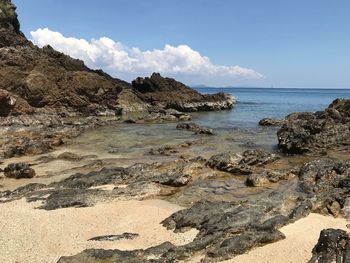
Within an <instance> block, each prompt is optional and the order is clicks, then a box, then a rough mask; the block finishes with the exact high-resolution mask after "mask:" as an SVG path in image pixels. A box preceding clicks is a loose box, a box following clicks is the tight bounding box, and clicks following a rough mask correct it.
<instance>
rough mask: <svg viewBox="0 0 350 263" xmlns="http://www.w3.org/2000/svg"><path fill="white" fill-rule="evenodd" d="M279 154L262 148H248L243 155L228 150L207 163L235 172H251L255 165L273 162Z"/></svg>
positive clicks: (219, 168) (222, 169)
mask: <svg viewBox="0 0 350 263" xmlns="http://www.w3.org/2000/svg"><path fill="white" fill-rule="evenodd" d="M277 159H278V156H277V155H276V154H273V153H269V152H266V151H263V150H260V149H254V150H247V151H245V152H243V154H242V155H240V154H237V153H233V152H226V153H222V154H217V155H214V156H212V157H211V158H210V159H209V160H208V162H207V165H208V166H210V167H212V168H216V169H218V170H221V171H225V172H229V173H233V174H243V175H247V174H251V173H252V172H253V170H252V167H253V166H263V165H265V164H268V163H272V162H274V161H276V160H277Z"/></svg>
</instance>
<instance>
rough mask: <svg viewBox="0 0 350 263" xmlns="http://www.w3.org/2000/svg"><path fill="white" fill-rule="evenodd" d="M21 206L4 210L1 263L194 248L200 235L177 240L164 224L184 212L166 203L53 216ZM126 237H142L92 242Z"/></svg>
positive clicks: (69, 211)
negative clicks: (92, 252)
mask: <svg viewBox="0 0 350 263" xmlns="http://www.w3.org/2000/svg"><path fill="white" fill-rule="evenodd" d="M36 205H37V204H34V203H27V202H26V201H25V200H19V201H15V202H11V203H6V204H1V205H0V210H1V211H4V212H2V213H1V214H0V233H1V234H0V262H6V263H34V262H35V263H54V262H57V260H58V259H59V258H60V257H61V256H63V255H65V256H69V255H74V254H77V253H79V252H81V251H82V250H84V249H87V248H104V249H123V250H131V249H138V248H148V247H151V246H154V245H158V244H161V243H163V242H165V241H170V242H172V243H174V244H176V245H183V244H186V243H189V242H190V241H192V240H193V238H194V237H195V236H196V234H197V231H196V230H191V231H188V232H186V233H179V234H175V233H173V232H172V231H168V230H166V229H165V228H164V227H163V226H162V225H160V222H161V221H162V220H163V219H165V218H166V217H168V216H170V215H171V214H172V213H174V212H176V211H178V210H180V209H181V207H179V206H176V205H173V204H171V203H168V202H165V201H161V200H147V201H117V202H110V203H101V204H98V205H96V206H95V207H89V208H79V209H77V208H66V209H58V210H54V211H45V210H39V209H35V206H36ZM124 232H129V233H137V234H139V236H138V237H136V238H135V239H133V240H120V241H88V239H90V238H93V237H96V236H102V235H112V234H122V233H124Z"/></svg>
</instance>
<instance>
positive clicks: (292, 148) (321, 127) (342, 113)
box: [277, 99, 350, 154]
mask: <svg viewBox="0 0 350 263" xmlns="http://www.w3.org/2000/svg"><path fill="white" fill-rule="evenodd" d="M349 105H350V100H345V99H336V100H334V101H333V102H332V103H331V104H330V105H329V107H328V108H327V109H325V110H324V111H319V112H315V113H311V112H301V113H293V114H290V115H288V116H287V117H286V120H285V123H284V124H283V126H282V127H281V129H280V130H279V131H278V133H277V135H278V147H279V148H280V149H281V150H282V151H283V152H285V153H290V154H302V153H308V152H317V153H319V152H321V151H326V150H328V149H332V150H335V149H348V148H349V145H350V139H349V138H350V106H349Z"/></svg>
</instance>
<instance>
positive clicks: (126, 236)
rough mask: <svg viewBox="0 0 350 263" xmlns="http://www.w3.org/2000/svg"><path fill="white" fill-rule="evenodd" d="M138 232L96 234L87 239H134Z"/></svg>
mask: <svg viewBox="0 0 350 263" xmlns="http://www.w3.org/2000/svg"><path fill="white" fill-rule="evenodd" d="M138 236H139V234H135V233H123V234H120V235H107V236H98V237H93V238H90V239H89V240H88V241H117V240H122V239H134V238H136V237H138Z"/></svg>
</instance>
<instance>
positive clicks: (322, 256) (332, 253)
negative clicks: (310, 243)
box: [309, 228, 350, 263]
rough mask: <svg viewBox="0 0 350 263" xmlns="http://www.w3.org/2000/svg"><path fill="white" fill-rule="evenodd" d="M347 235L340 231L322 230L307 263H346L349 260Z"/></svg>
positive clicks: (349, 250) (349, 246) (349, 247)
mask: <svg viewBox="0 0 350 263" xmlns="http://www.w3.org/2000/svg"><path fill="white" fill-rule="evenodd" d="M349 256H350V243H349V235H348V234H347V233H346V231H344V230H340V229H331V228H330V229H324V230H322V231H321V233H320V237H319V239H318V242H317V244H316V246H315V247H314V248H313V250H312V258H311V259H310V261H309V263H332V262H339V263H346V262H349V260H350V257H349Z"/></svg>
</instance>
